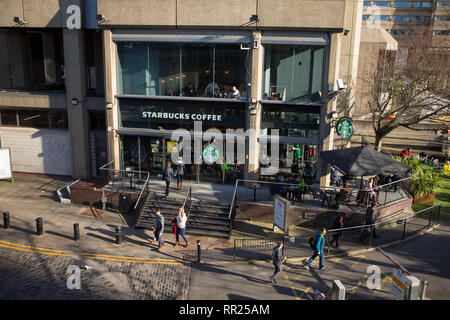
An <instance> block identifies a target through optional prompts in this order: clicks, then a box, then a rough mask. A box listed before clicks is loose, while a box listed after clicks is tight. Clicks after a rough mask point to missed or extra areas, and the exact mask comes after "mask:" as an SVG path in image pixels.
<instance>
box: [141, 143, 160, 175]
mask: <svg viewBox="0 0 450 320" xmlns="http://www.w3.org/2000/svg"><path fill="white" fill-rule="evenodd" d="M139 140H140V163H141V170H142V171H148V172H150V175H151V176H155V177H157V176H158V175H160V174H162V172H163V170H164V163H165V157H164V156H165V150H164V142H165V141H164V140H165V139H163V138H155V137H144V136H141V137H139Z"/></svg>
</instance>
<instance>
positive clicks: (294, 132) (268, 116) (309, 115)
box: [261, 105, 320, 138]
mask: <svg viewBox="0 0 450 320" xmlns="http://www.w3.org/2000/svg"><path fill="white" fill-rule="evenodd" d="M301 109H302V107H298V106H295V107H294V106H293V107H284V108H283V109H282V110H280V107H278V106H270V105H264V106H263V110H262V123H261V130H262V132H261V134H262V135H270V134H271V132H272V130H273V129H278V130H279V135H280V136H295V137H306V138H318V137H319V117H320V114H319V112H320V111H319V110H318V109H317V110H309V109H306V110H301Z"/></svg>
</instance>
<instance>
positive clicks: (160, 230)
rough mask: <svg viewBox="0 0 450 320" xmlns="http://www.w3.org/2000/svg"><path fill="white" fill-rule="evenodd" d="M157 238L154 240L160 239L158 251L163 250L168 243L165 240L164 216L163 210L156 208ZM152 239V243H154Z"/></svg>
mask: <svg viewBox="0 0 450 320" xmlns="http://www.w3.org/2000/svg"><path fill="white" fill-rule="evenodd" d="M154 232H155V238H154V240H153V241H158V252H161V248H162V247H164V246H165V245H166V244H165V242H164V240H163V232H164V216H163V215H162V214H161V211H160V210H159V209H158V210H156V219H155V231H154ZM153 241H152V243H153Z"/></svg>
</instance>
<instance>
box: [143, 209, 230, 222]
mask: <svg viewBox="0 0 450 320" xmlns="http://www.w3.org/2000/svg"><path fill="white" fill-rule="evenodd" d="M158 209H160V210H161V213H162V214H163V215H164V216H165V215H177V214H178V210H175V209H171V208H167V209H165V208H158ZM141 212H142V213H144V212H145V213H150V214H155V212H156V208H153V207H150V208H149V207H144V208H143V209H142V211H141ZM189 216H208V217H217V218H227V219H228V216H229V212H223V213H219V212H217V213H216V212H210V211H200V210H196V211H190V212H189Z"/></svg>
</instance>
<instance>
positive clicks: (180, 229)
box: [173, 208, 189, 248]
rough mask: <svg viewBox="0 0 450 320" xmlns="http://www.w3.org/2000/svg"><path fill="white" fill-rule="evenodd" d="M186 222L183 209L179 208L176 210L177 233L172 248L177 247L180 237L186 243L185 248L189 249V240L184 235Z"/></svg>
mask: <svg viewBox="0 0 450 320" xmlns="http://www.w3.org/2000/svg"><path fill="white" fill-rule="evenodd" d="M186 221H187V216H186V213H185V212H184V208H180V209H179V210H178V216H177V232H176V234H175V238H176V242H175V244H174V245H173V246H174V247H176V246H177V245H178V243H179V240H180V235H181V237H182V238H183V239H184V241H185V242H186V248H187V247H189V240H188V239H187V238H186V235H185V232H186Z"/></svg>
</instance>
